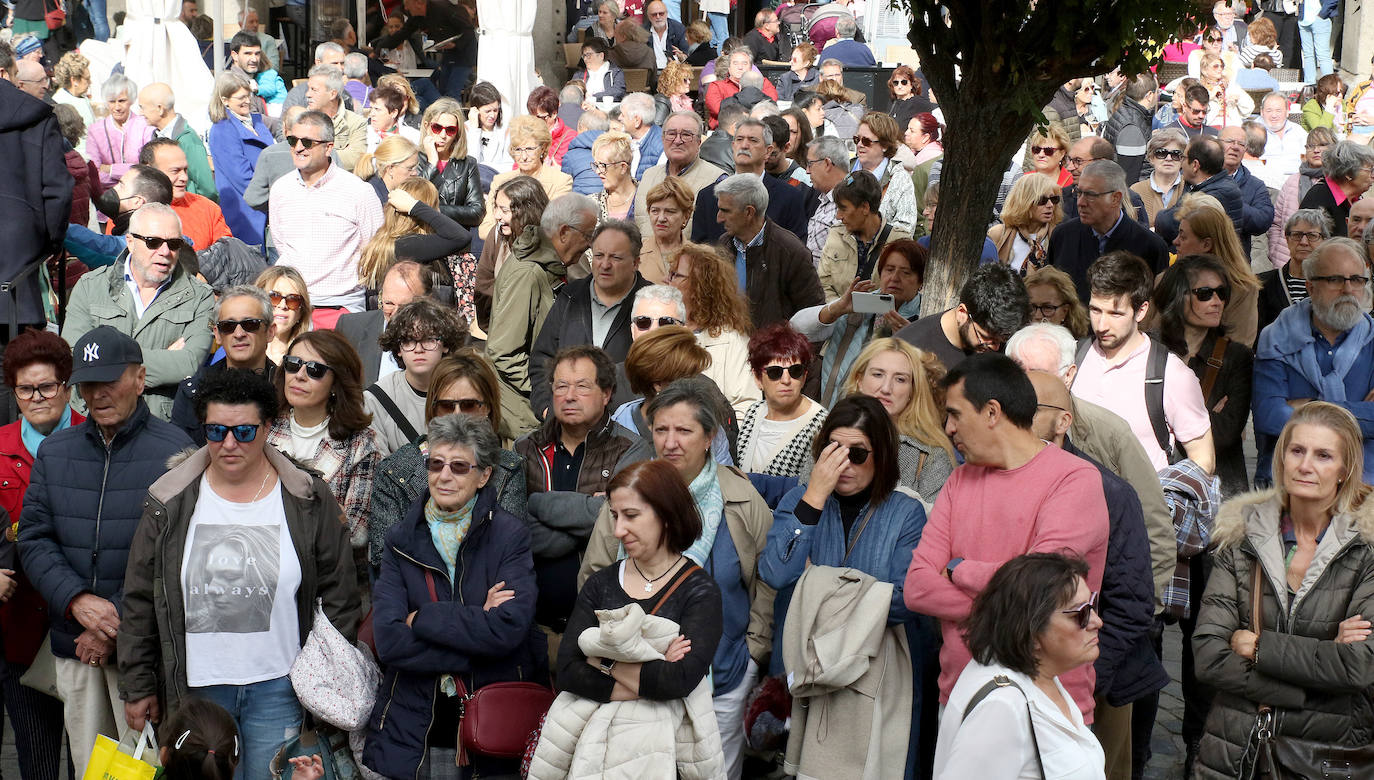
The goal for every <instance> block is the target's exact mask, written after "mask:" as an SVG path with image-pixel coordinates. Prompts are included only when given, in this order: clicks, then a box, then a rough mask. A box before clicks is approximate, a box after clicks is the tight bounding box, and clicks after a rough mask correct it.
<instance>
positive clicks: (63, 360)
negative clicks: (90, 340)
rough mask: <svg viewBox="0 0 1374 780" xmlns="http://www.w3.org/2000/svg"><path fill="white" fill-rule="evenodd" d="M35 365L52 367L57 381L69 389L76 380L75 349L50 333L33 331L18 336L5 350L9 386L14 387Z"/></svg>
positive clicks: (5, 369)
mask: <svg viewBox="0 0 1374 780" xmlns="http://www.w3.org/2000/svg"><path fill="white" fill-rule="evenodd" d="M35 363H47V364H48V365H50V366H52V369H53V373H54V374H56V375H57V381H59V382H61V383H62V384H64V385H65V384H67V381H68V380H70V379H71V378H72V348H71V345H70V344H68V343H67V342H66V341H64V340H63V339H62V337H61V336H59V335H57V334H56V333H49V332H48V331H46V330H37V329H30V330H26V331H24V332H23V333H20V334H19V335H18V336H15V337H14V340H13V341H11V342H10V343H9V345H8V346H6V347H5V356H4V373H5V385H6V386H7V387H14V385H15V383H16V382H17V381H18V379H17V377H18V376H19V372H20V371H23V370H24V369H26V368H28V367H29V366H31V365H33V364H35Z"/></svg>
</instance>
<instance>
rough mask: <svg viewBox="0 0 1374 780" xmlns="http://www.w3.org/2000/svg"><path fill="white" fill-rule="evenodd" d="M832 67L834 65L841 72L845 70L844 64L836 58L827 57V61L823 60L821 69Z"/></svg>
mask: <svg viewBox="0 0 1374 780" xmlns="http://www.w3.org/2000/svg"><path fill="white" fill-rule="evenodd" d="M831 65H834V66H835V67H837V68H839V69H840V70H844V63H843V62H840V61H839V60H837V59H835V58H834V57H827V58H826V59H823V60H821V67H822V68H828V67H830V66H831Z"/></svg>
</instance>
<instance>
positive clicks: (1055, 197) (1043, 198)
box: [1035, 195, 1063, 206]
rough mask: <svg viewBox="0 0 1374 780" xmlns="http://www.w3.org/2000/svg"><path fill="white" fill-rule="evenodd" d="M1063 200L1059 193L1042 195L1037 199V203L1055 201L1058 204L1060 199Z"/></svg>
mask: <svg viewBox="0 0 1374 780" xmlns="http://www.w3.org/2000/svg"><path fill="white" fill-rule="evenodd" d="M1061 200H1063V198H1061V197H1060V196H1058V195H1041V196H1040V197H1038V198H1036V199H1035V205H1037V206H1044V205H1047V204H1050V203H1053V204H1054V205H1056V206H1058V205H1059V201H1061Z"/></svg>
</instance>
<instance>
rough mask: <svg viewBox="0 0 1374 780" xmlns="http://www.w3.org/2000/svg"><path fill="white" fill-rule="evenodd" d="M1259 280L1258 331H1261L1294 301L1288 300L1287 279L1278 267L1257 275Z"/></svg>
mask: <svg viewBox="0 0 1374 780" xmlns="http://www.w3.org/2000/svg"><path fill="white" fill-rule="evenodd" d="M1259 280H1260V285H1261V286H1260V291H1259V332H1261V333H1263V332H1264V329H1265V328H1267V327H1269V324H1270V323H1272V322H1273V321H1274V320H1276V319H1278V317H1279V314H1280V313H1281V312H1282V311H1283V310H1284V309H1286V308H1288V307H1289V306H1291V305H1293V303H1295V301H1290V300H1288V288H1287V286H1286V285H1287V280H1286V277H1285V276H1284V273H1283V271H1281V270H1280V269H1278V268H1275V269H1273V270H1271V271H1265V272H1264V273H1262V274H1260V275H1259Z"/></svg>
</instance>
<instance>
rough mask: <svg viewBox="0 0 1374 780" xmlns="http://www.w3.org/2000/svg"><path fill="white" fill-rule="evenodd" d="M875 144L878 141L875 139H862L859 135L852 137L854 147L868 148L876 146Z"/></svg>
mask: <svg viewBox="0 0 1374 780" xmlns="http://www.w3.org/2000/svg"><path fill="white" fill-rule="evenodd" d="M876 143H878V139H876V138H864V137H863V136H861V135H856V136H854V145H855V146H864V147H868V146H872V145H873V144H876Z"/></svg>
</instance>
